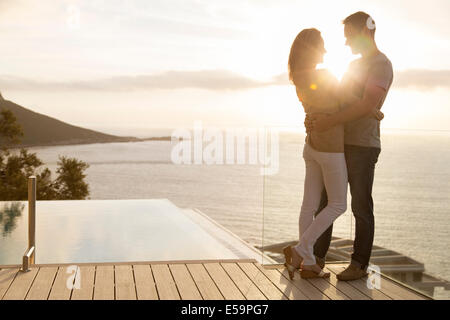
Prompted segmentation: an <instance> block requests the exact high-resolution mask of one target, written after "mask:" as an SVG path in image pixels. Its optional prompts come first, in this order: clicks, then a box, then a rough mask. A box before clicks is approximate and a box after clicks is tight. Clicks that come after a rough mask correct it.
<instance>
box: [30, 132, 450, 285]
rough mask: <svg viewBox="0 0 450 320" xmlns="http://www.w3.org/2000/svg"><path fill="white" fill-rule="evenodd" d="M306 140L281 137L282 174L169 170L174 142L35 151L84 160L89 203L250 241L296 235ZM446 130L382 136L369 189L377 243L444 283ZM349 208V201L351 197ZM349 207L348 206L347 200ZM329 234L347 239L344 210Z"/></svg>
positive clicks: (449, 254)
mask: <svg viewBox="0 0 450 320" xmlns="http://www.w3.org/2000/svg"><path fill="white" fill-rule="evenodd" d="M303 141H304V135H303V134H301V133H295V132H289V133H286V132H284V133H281V134H280V136H279V169H278V172H277V173H276V174H273V175H267V176H264V175H261V165H259V164H250V163H248V162H247V163H245V164H226V165H217V164H212V165H208V164H191V165H188V164H174V163H173V162H172V160H171V152H172V149H173V148H174V143H172V142H170V141H146V142H134V143H110V144H89V145H73V146H55V147H36V148H31V151H33V152H36V153H37V154H38V156H39V157H40V158H41V159H42V160H43V161H44V163H45V164H46V165H47V166H48V167H49V168H50V169H51V170H52V171H53V172H54V170H55V169H56V166H57V159H58V156H59V155H65V156H70V157H76V158H78V159H81V160H84V161H86V162H87V163H89V165H90V167H89V169H88V170H87V182H88V183H89V186H90V192H91V193H90V198H91V199H150V198H167V199H169V200H170V201H172V202H173V203H175V204H176V205H177V206H179V207H187V208H198V209H199V210H201V211H202V212H204V213H206V214H207V215H208V216H210V217H211V218H213V219H214V220H216V221H217V222H219V223H220V224H222V225H223V226H224V227H226V228H228V229H229V230H231V231H232V232H234V233H235V234H237V235H238V236H240V237H241V238H243V239H244V240H246V241H248V242H249V243H251V244H253V245H255V246H260V245H262V244H264V245H268V244H274V243H278V242H283V241H289V240H296V239H297V238H298V224H297V222H298V214H299V210H300V205H301V199H302V194H303V180H304V163H303V159H302V149H303V144H304V142H303ZM449 146H450V133H449V132H425V131H418V132H404V131H392V132H386V133H385V134H383V136H382V151H381V154H380V157H379V160H378V164H377V168H376V177H375V185H374V191H373V195H374V202H375V223H376V233H375V244H376V245H379V246H383V247H386V248H389V249H391V250H395V251H398V252H400V253H402V254H404V255H406V256H409V257H411V258H413V259H415V260H418V261H420V262H423V263H424V264H425V268H426V272H428V273H430V274H432V275H435V276H439V277H441V278H444V279H447V280H450V265H449V264H450V250H448V247H449V246H450V219H449V214H450V165H449V164H450V149H449ZM349 201H350V195H349ZM349 204H350V202H349ZM334 235H336V236H340V237H345V238H352V237H353V235H354V221H353V219H352V214H351V209H350V205H349V206H348V209H347V212H346V213H345V214H344V215H343V216H341V217H340V218H339V219H338V220H337V221H336V223H335V228H334Z"/></svg>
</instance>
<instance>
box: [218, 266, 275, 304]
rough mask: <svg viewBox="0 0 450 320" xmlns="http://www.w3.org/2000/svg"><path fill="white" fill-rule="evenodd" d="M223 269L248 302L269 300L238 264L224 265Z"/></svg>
mask: <svg viewBox="0 0 450 320" xmlns="http://www.w3.org/2000/svg"><path fill="white" fill-rule="evenodd" d="M222 267H223V268H224V270H225V271H226V272H227V274H228V275H229V276H230V278H231V279H232V280H233V282H234V283H235V284H236V286H237V287H238V288H239V290H241V292H242V293H243V294H244V296H245V298H246V299H247V300H267V298H266V297H265V296H264V294H263V293H262V292H261V290H259V289H258V287H257V286H256V285H255V284H254V283H253V282H252V281H251V280H250V279H249V277H247V275H246V274H245V273H244V271H242V269H241V268H239V266H238V265H237V264H236V263H222Z"/></svg>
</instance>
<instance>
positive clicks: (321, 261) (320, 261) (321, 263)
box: [316, 256, 325, 269]
mask: <svg viewBox="0 0 450 320" xmlns="http://www.w3.org/2000/svg"><path fill="white" fill-rule="evenodd" d="M316 263H317V264H318V265H319V267H320V268H321V269H323V268H325V258H319V257H318V256H316Z"/></svg>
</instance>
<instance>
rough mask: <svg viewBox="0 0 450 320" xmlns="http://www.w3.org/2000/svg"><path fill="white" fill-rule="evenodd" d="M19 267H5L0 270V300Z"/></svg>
mask: <svg viewBox="0 0 450 320" xmlns="http://www.w3.org/2000/svg"><path fill="white" fill-rule="evenodd" d="M17 272H19V268H5V269H1V270H0V300H2V298H3V296H4V295H5V293H6V291H8V288H9V286H10V285H11V283H12V282H13V281H14V278H15V277H16V274H17Z"/></svg>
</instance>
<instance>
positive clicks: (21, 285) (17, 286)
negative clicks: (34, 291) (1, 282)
mask: <svg viewBox="0 0 450 320" xmlns="http://www.w3.org/2000/svg"><path fill="white" fill-rule="evenodd" d="M38 270H39V268H36V267H34V268H31V270H30V271H28V272H21V271H19V272H17V274H16V277H15V278H14V281H13V282H12V283H11V285H10V286H9V289H8V291H6V293H5V295H4V296H3V300H24V299H25V297H26V296H27V293H28V290H29V289H30V287H31V284H32V283H33V280H34V278H35V277H36V274H37V273H38Z"/></svg>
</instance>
